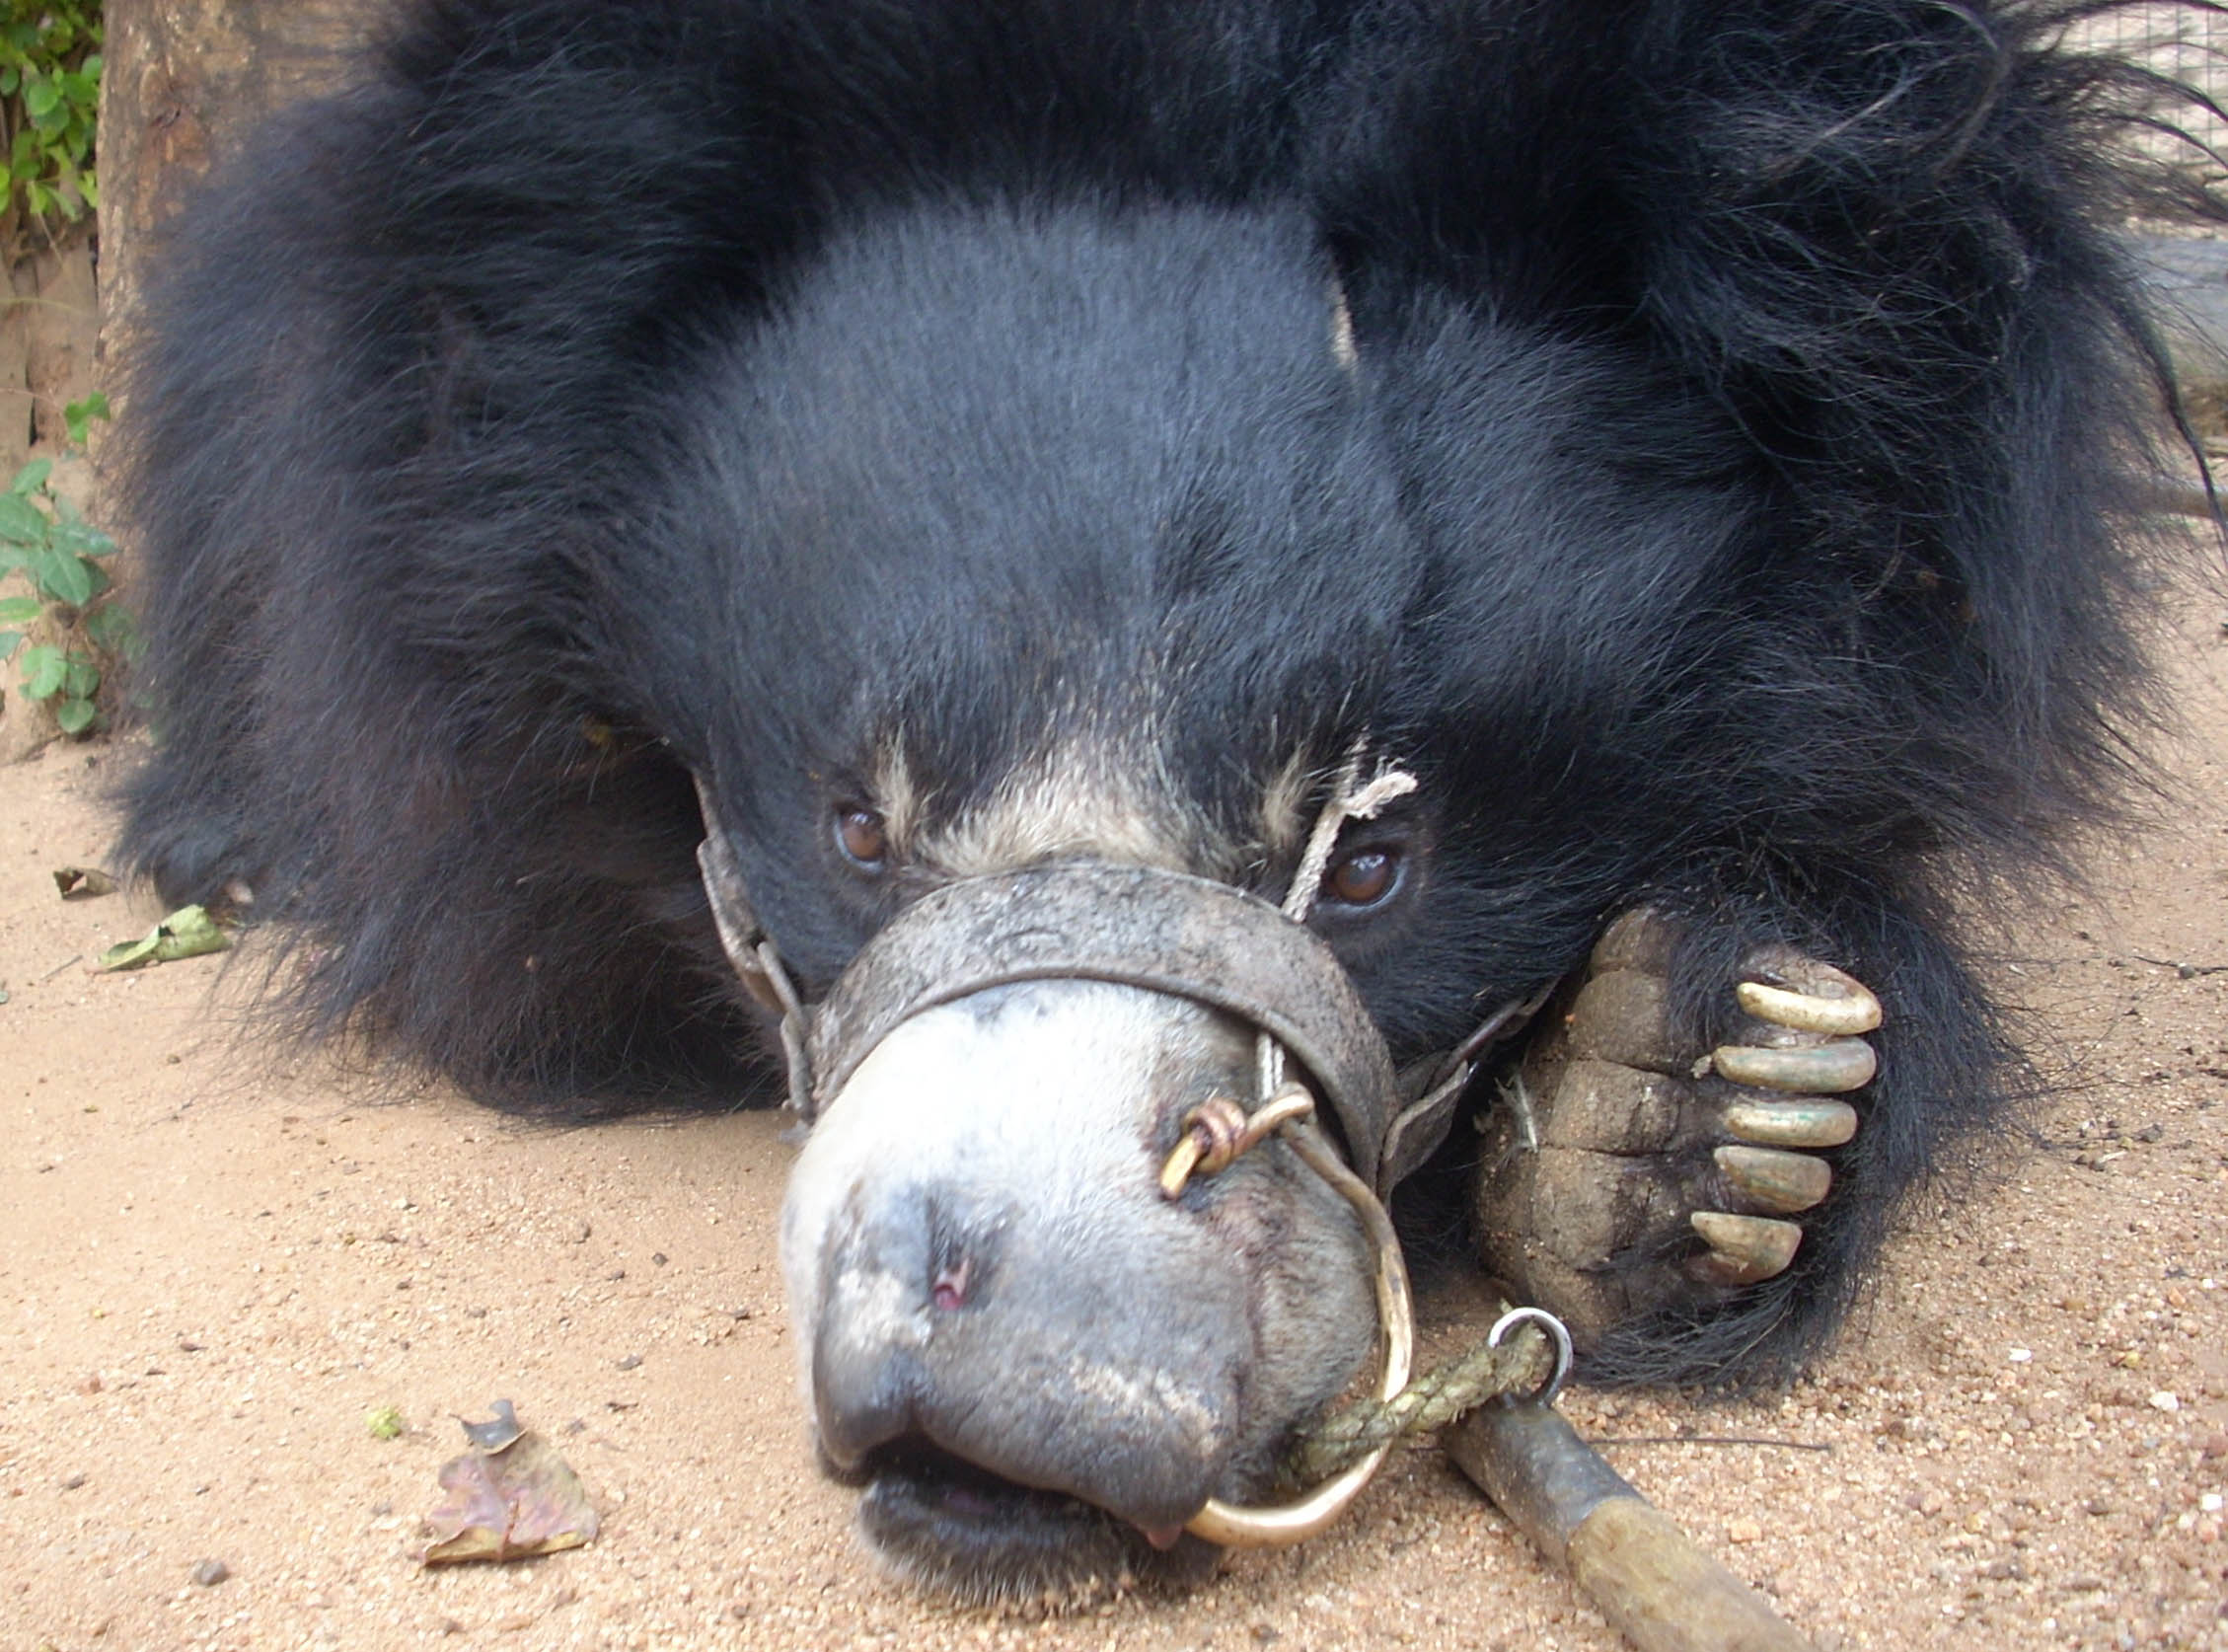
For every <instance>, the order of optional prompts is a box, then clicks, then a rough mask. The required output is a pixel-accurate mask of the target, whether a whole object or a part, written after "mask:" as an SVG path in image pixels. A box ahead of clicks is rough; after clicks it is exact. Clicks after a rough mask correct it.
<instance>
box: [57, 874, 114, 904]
mask: <svg viewBox="0 0 2228 1652" xmlns="http://www.w3.org/2000/svg"><path fill="white" fill-rule="evenodd" d="M54 887H55V888H57V889H59V890H60V891H61V892H62V899H64V900H65V901H85V900H91V899H92V898H93V897H94V896H95V895H112V894H114V893H115V892H116V880H115V879H114V878H112V877H111V876H110V875H109V874H108V873H107V872H105V871H103V870H102V869H101V868H100V867H99V866H56V867H55V868H54Z"/></svg>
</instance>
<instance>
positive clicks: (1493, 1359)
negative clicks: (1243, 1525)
mask: <svg viewBox="0 0 2228 1652" xmlns="http://www.w3.org/2000/svg"><path fill="white" fill-rule="evenodd" d="M1554 1365H1555V1354H1554V1347H1553V1344H1552V1343H1551V1342H1550V1341H1549V1340H1548V1338H1547V1336H1546V1334H1545V1333H1544V1332H1542V1331H1540V1330H1539V1329H1538V1328H1537V1327H1536V1326H1526V1327H1524V1328H1523V1329H1522V1330H1520V1331H1518V1332H1517V1333H1516V1334H1515V1335H1512V1336H1510V1337H1508V1338H1506V1339H1505V1340H1504V1341H1503V1342H1502V1344H1501V1346H1499V1347H1498V1348H1496V1347H1494V1346H1492V1345H1491V1344H1489V1343H1486V1342H1483V1341H1481V1342H1479V1343H1478V1344H1477V1346H1476V1347H1474V1348H1471V1349H1469V1350H1468V1351H1467V1352H1465V1353H1462V1354H1459V1355H1457V1356H1455V1357H1454V1358H1453V1359H1450V1360H1446V1361H1443V1362H1442V1363H1441V1364H1439V1365H1437V1366H1435V1367H1433V1368H1432V1369H1431V1370H1430V1371H1427V1372H1426V1373H1424V1375H1423V1376H1421V1377H1419V1378H1417V1379H1416V1380H1415V1381H1414V1382H1413V1383H1410V1384H1409V1385H1408V1386H1407V1387H1406V1388H1405V1389H1401V1390H1400V1392H1399V1393H1398V1394H1396V1395H1394V1396H1393V1397H1392V1398H1390V1399H1375V1398H1370V1397H1365V1398H1361V1399H1357V1400H1355V1401H1353V1402H1352V1403H1351V1404H1348V1405H1345V1406H1342V1407H1341V1408H1340V1409H1338V1410H1336V1411H1334V1412H1332V1413H1331V1414H1330V1415H1329V1416H1327V1417H1325V1418H1324V1419H1322V1420H1321V1421H1320V1422H1318V1423H1316V1424H1314V1425H1313V1426H1312V1427H1309V1428H1305V1429H1302V1430H1300V1436H1299V1438H1298V1439H1297V1440H1296V1441H1295V1442H1294V1444H1293V1447H1292V1449H1291V1451H1290V1452H1289V1453H1287V1454H1286V1457H1285V1460H1284V1464H1283V1469H1284V1473H1285V1475H1286V1477H1287V1478H1289V1479H1291V1480H1293V1481H1295V1482H1297V1483H1300V1484H1309V1483H1312V1482H1313V1481H1316V1480H1320V1479H1325V1478H1327V1477H1329V1476H1330V1475H1332V1474H1336V1473H1338V1472H1340V1471H1341V1470H1342V1469H1344V1468H1346V1467H1347V1466H1348V1465H1350V1464H1355V1463H1359V1462H1360V1461H1361V1460H1362V1459H1363V1458H1365V1457H1367V1456H1369V1455H1370V1453H1372V1452H1374V1451H1375V1450H1377V1449H1378V1448H1379V1447H1381V1446H1386V1445H1389V1444H1391V1443H1392V1442H1393V1441H1395V1440H1403V1439H1406V1438H1408V1437H1409V1436H1411V1435H1418V1434H1430V1433H1435V1432H1436V1431H1438V1430H1439V1429H1442V1428H1445V1427H1446V1426H1447V1425H1448V1424H1449V1423H1451V1422H1453V1421H1454V1420H1455V1419H1456V1418H1457V1417H1459V1416H1461V1415H1462V1414H1463V1413H1464V1412H1465V1411H1472V1410H1475V1409H1476V1408H1477V1407H1478V1406H1480V1405H1483V1404H1484V1403H1485V1402H1486V1401H1487V1400H1489V1399H1498V1398H1499V1397H1501V1395H1503V1394H1506V1393H1519V1392H1527V1391H1530V1390H1533V1389H1538V1388H1539V1387H1540V1385H1541V1384H1542V1383H1544V1382H1545V1381H1546V1380H1547V1376H1548V1373H1549V1372H1550V1371H1552V1370H1553V1369H1554Z"/></svg>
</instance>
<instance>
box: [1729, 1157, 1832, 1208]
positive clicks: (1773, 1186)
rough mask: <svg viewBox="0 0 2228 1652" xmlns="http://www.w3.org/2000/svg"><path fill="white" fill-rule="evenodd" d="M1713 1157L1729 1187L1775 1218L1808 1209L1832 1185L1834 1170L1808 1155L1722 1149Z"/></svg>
mask: <svg viewBox="0 0 2228 1652" xmlns="http://www.w3.org/2000/svg"><path fill="white" fill-rule="evenodd" d="M1714 1157H1715V1158H1716V1160H1717V1165H1718V1172H1719V1173H1720V1174H1721V1175H1723V1176H1724V1177H1725V1179H1726V1184H1727V1185H1728V1186H1730V1187H1731V1188H1733V1189H1734V1191H1736V1192H1738V1193H1740V1194H1742V1195H1743V1196H1745V1198H1746V1199H1747V1200H1748V1202H1749V1203H1750V1204H1753V1205H1755V1206H1757V1207H1758V1208H1760V1209H1762V1210H1765V1211H1769V1212H1771V1213H1773V1214H1775V1215H1783V1216H1791V1215H1793V1214H1794V1213H1795V1212H1797V1211H1801V1210H1809V1209H1810V1208H1811V1207H1812V1206H1813V1205H1816V1204H1818V1203H1820V1201H1822V1200H1823V1199H1824V1198H1825V1195H1826V1192H1827V1190H1828V1189H1830V1188H1831V1187H1832V1186H1833V1167H1832V1166H1831V1165H1830V1164H1826V1162H1825V1161H1824V1160H1822V1159H1820V1158H1817V1157H1815V1156H1814V1155H1811V1154H1808V1153H1782V1152H1780V1151H1779V1150H1778V1149H1776V1148H1760V1147H1721V1148H1719V1149H1718V1150H1717V1152H1716V1154H1715V1155H1714Z"/></svg>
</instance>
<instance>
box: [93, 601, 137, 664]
mask: <svg viewBox="0 0 2228 1652" xmlns="http://www.w3.org/2000/svg"><path fill="white" fill-rule="evenodd" d="M85 635H86V636H87V637H89V638H92V639H93V645H94V646H95V647H97V648H106V649H108V650H109V652H111V653H116V652H119V651H121V650H123V649H126V648H129V647H130V646H131V644H132V642H133V640H134V638H135V637H136V628H135V627H134V626H133V624H132V620H131V610H130V609H128V608H123V607H119V606H118V605H117V604H115V603H112V602H104V603H103V604H101V606H100V607H98V608H96V609H94V610H93V611H92V612H91V613H89V614H87V615H86V616H85Z"/></svg>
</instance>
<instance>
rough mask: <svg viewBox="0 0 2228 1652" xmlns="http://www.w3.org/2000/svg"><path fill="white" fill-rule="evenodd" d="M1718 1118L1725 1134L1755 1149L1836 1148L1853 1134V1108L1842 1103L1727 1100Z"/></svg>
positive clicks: (1855, 1120)
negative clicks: (1753, 1146) (1723, 1126)
mask: <svg viewBox="0 0 2228 1652" xmlns="http://www.w3.org/2000/svg"><path fill="white" fill-rule="evenodd" d="M1720 1118H1721V1120H1722V1122H1723V1123H1724V1125H1725V1132H1726V1134H1727V1135H1729V1136H1732V1137H1735V1138H1737V1139H1738V1140H1740V1141H1744V1142H1749V1143H1752V1144H1753V1145H1755V1146H1756V1147H1767V1148H1836V1147H1842V1146H1844V1145H1846V1144H1847V1143H1849V1142H1851V1141H1854V1140H1855V1139H1856V1134H1857V1109H1856V1108H1854V1107H1852V1106H1850V1105H1849V1103H1848V1102H1846V1101H1825V1100H1817V1101H1765V1100H1760V1099H1759V1100H1741V1101H1729V1102H1728V1103H1726V1107H1725V1111H1724V1112H1723V1113H1722V1114H1721V1115H1720Z"/></svg>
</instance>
